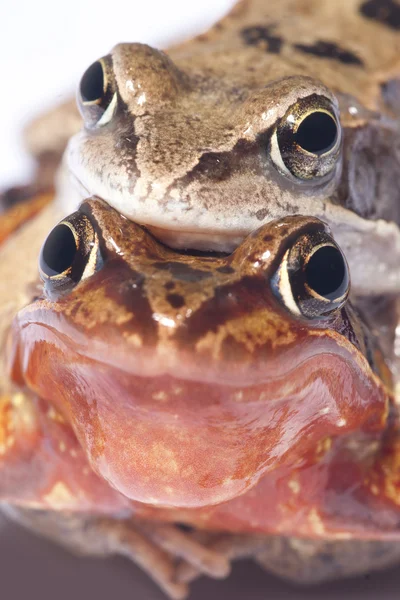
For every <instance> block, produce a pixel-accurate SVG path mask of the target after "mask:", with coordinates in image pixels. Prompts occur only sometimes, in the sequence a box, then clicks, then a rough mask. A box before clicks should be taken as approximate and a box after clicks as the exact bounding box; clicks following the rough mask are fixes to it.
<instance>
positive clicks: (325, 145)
mask: <svg viewBox="0 0 400 600" xmlns="http://www.w3.org/2000/svg"><path fill="white" fill-rule="evenodd" d="M336 139H337V125H336V122H335V121H334V119H333V118H332V117H331V116H329V115H328V114H327V113H324V112H318V111H316V112H313V113H311V114H310V115H308V117H306V118H305V119H304V120H303V121H302V122H301V124H300V127H299V128H298V130H297V133H296V134H295V141H296V143H297V144H298V145H299V146H300V147H301V148H303V149H304V150H306V151H307V152H312V153H313V154H324V153H325V152H328V151H329V150H330V149H331V148H333V146H334V145H335V142H336Z"/></svg>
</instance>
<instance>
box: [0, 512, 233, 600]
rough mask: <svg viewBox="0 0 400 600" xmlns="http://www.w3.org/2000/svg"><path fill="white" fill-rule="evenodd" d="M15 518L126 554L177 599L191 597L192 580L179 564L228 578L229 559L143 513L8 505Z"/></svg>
mask: <svg viewBox="0 0 400 600" xmlns="http://www.w3.org/2000/svg"><path fill="white" fill-rule="evenodd" d="M7 508H8V510H6V511H5V512H6V513H7V514H8V516H9V517H11V518H12V519H13V520H15V521H17V522H19V523H20V524H22V525H24V526H25V527H27V528H28V529H30V530H31V531H32V530H33V531H35V532H37V533H39V534H40V535H41V536H44V537H46V538H49V539H51V540H54V541H56V542H58V543H59V544H62V545H63V546H64V547H66V548H67V549H68V550H70V551H72V552H74V553H76V554H79V555H86V556H111V555H121V556H125V557H127V558H128V559H129V560H131V561H132V562H134V563H135V564H136V565H138V566H140V567H141V568H142V569H143V570H144V571H146V573H148V575H149V576H150V577H151V578H152V579H153V580H154V581H155V582H156V583H157V584H158V585H159V586H160V588H161V589H163V590H164V592H165V593H166V594H167V595H168V596H169V597H170V598H173V599H174V600H180V599H183V598H186V596H187V594H188V585H187V583H185V582H184V581H177V578H176V573H177V567H178V565H181V564H182V565H183V564H184V565H187V566H188V567H189V566H190V567H191V568H192V569H193V571H194V572H195V573H196V574H205V575H208V576H210V577H214V578H223V577H226V576H227V575H228V574H229V571H230V565H229V560H228V559H227V558H226V557H225V556H223V555H222V554H219V553H218V552H216V551H215V550H214V549H213V548H209V547H208V546H207V545H205V544H203V543H202V542H201V539H200V538H199V537H198V536H196V535H195V534H194V533H192V532H188V531H185V530H183V529H182V528H181V527H179V526H178V525H173V524H171V525H169V524H168V525H166V524H164V523H157V522H150V521H146V520H142V519H137V518H130V519H121V520H119V519H115V518H110V517H105V518H104V517H93V516H90V517H89V516H82V515H76V514H66V513H57V512H54V511H43V510H33V509H25V508H20V507H19V508H16V507H7Z"/></svg>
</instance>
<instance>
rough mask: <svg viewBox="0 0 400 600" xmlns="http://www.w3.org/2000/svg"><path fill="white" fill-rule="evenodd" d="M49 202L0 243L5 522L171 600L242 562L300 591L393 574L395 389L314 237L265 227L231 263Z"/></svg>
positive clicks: (85, 209) (87, 210)
mask: <svg viewBox="0 0 400 600" xmlns="http://www.w3.org/2000/svg"><path fill="white" fill-rule="evenodd" d="M54 208H55V205H54V204H48V205H47V206H46V207H45V208H43V209H42V210H41V211H39V212H38V213H37V214H36V216H30V218H29V219H28V220H27V221H26V222H25V224H24V225H22V226H21V225H20V224H19V221H18V220H17V221H16V222H15V226H16V228H15V230H14V232H13V234H12V235H9V236H8V238H7V239H5V241H4V242H3V244H2V246H1V248H0V254H1V261H0V264H1V265H2V269H3V273H2V277H1V286H2V288H1V297H2V308H1V313H0V314H1V318H0V328H1V336H2V339H4V340H5V342H4V345H3V355H4V358H5V360H4V361H3V362H2V364H1V372H0V381H1V396H0V401H1V412H0V415H1V418H0V472H1V476H0V502H1V507H2V509H3V510H4V511H5V513H6V514H7V515H8V516H9V517H10V518H12V519H15V520H16V521H18V522H19V523H21V524H23V525H24V526H26V527H28V528H29V529H31V530H32V531H34V532H37V533H40V534H41V535H44V536H46V537H48V538H49V539H52V540H55V541H58V542H59V543H61V544H63V545H64V546H66V547H67V548H69V549H70V550H73V551H74V552H77V553H80V554H83V555H92V556H107V555H112V554H121V555H123V556H125V557H127V558H129V559H130V560H132V561H133V562H136V563H137V564H139V565H140V566H141V567H143V568H144V569H145V570H146V571H147V572H148V573H149V574H150V575H151V576H152V577H153V578H154V580H155V581H156V582H157V583H158V584H159V585H160V586H161V588H162V589H163V590H164V591H165V592H166V593H167V594H168V595H169V596H170V597H171V598H176V599H178V598H184V597H186V596H187V594H188V593H189V584H190V582H191V581H193V580H194V579H195V578H196V577H198V576H199V575H200V574H201V575H208V576H211V577H216V578H222V577H226V576H227V575H228V573H229V570H230V568H231V562H232V561H233V560H235V559H240V558H244V557H253V558H254V559H255V560H256V561H257V562H258V563H259V564H261V565H262V566H264V567H265V568H266V569H268V570H269V571H271V572H273V573H275V574H277V575H279V576H281V577H284V578H286V579H289V580H292V581H297V582H303V583H317V582H318V581H322V580H326V579H328V580H329V579H333V578H337V577H339V576H343V577H346V576H349V575H354V574H357V573H360V572H365V571H369V570H372V569H380V568H383V567H385V566H388V565H391V564H396V563H398V562H399V561H400V539H399V536H400V511H399V504H400V501H399V497H398V464H399V460H400V436H399V431H400V429H399V428H400V415H399V414H398V413H399V411H398V405H397V404H396V402H395V398H394V395H393V377H392V373H391V371H390V369H389V368H388V366H387V362H386V359H385V356H384V353H383V352H382V349H381V346H382V344H381V341H382V340H380V339H377V337H376V336H375V335H374V332H372V331H371V329H370V328H369V327H368V325H367V323H366V322H365V320H364V319H363V317H362V315H361V314H360V313H359V311H358V310H357V308H355V307H354V306H353V305H352V303H351V300H349V291H350V271H349V267H348V264H347V261H346V258H345V255H344V253H343V251H342V250H341V249H340V247H339V246H338V245H337V243H336V242H335V239H334V237H333V236H332V233H331V231H330V230H329V228H328V226H327V225H326V224H325V223H324V222H322V221H321V220H319V219H317V218H315V217H304V216H299V215H297V216H288V217H284V218H280V219H276V220H273V221H271V222H269V223H267V224H265V225H263V226H261V227H260V228H259V229H258V230H256V231H255V232H252V233H251V234H250V235H249V236H248V237H247V238H246V239H245V240H244V241H243V242H242V243H241V244H239V246H238V248H236V249H235V251H233V252H232V253H230V254H228V255H226V254H225V253H201V252H200V253H199V252H182V251H177V250H176V249H172V248H170V247H169V246H167V245H165V244H163V243H162V242H160V241H159V240H158V239H157V238H156V237H155V236H154V235H153V234H152V233H151V232H150V231H149V230H148V229H147V228H145V227H143V226H141V225H139V224H137V223H135V222H134V221H131V220H130V219H127V218H126V217H124V216H123V215H122V214H121V213H120V212H119V211H117V210H116V209H114V208H112V207H111V206H110V205H109V204H108V203H105V202H104V201H103V200H102V199H101V198H98V197H92V198H89V199H86V200H85V201H84V202H83V203H82V204H81V205H80V207H79V208H78V210H77V211H74V212H73V213H72V214H71V215H69V216H67V217H62V218H61V220H60V221H59V222H58V224H57V223H56V224H55V217H56V214H55V212H54ZM2 223H3V221H2V220H0V225H1V224H2ZM9 229H10V226H9V224H7V231H8V230H9ZM48 229H50V232H49V233H48ZM42 234H43V235H42ZM41 244H42V246H41V249H40V245H41ZM37 255H39V273H40V278H38V276H37V267H36V262H37ZM21 256H24V257H25V258H24V260H23V261H21V259H20V257H21ZM21 262H22V263H23V264H22V265H21V264H20V263H21ZM17 265H18V267H21V268H18V269H17V268H16V266H17ZM10 281H12V285H10ZM27 282H30V283H29V284H28V283H27ZM12 317H13V318H12Z"/></svg>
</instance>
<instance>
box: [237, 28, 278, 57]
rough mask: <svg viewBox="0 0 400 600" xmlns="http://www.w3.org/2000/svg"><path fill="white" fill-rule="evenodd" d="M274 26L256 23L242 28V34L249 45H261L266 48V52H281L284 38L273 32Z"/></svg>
mask: <svg viewBox="0 0 400 600" xmlns="http://www.w3.org/2000/svg"><path fill="white" fill-rule="evenodd" d="M272 30H273V26H269V27H263V26H262V25H254V26H253V27H246V28H245V29H242V31H241V36H242V38H243V40H244V42H245V44H247V45H248V46H260V47H262V48H265V50H266V52H271V53H272V54H279V52H280V51H281V48H282V44H283V38H281V37H280V36H278V35H273V34H272Z"/></svg>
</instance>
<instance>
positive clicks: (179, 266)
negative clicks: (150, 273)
mask: <svg viewBox="0 0 400 600" xmlns="http://www.w3.org/2000/svg"><path fill="white" fill-rule="evenodd" d="M153 266H154V268H156V269H160V271H169V272H170V274H171V277H172V278H173V279H178V280H179V281H188V282H191V283H192V282H195V281H202V280H203V279H208V278H209V277H211V275H212V274H211V273H210V272H209V271H202V270H201V269H194V268H193V267H191V266H190V265H187V264H185V263H180V262H156V263H154V264H153Z"/></svg>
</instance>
